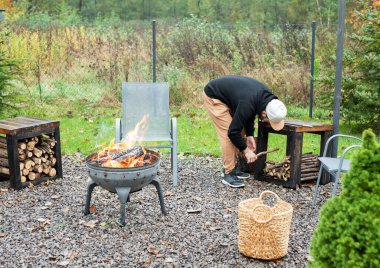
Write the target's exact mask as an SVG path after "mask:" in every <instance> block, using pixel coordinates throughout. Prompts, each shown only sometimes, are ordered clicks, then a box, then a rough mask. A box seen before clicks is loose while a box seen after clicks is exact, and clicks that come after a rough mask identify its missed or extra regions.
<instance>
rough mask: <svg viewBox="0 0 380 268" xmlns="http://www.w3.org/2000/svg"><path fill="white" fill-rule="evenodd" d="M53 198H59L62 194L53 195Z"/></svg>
mask: <svg viewBox="0 0 380 268" xmlns="http://www.w3.org/2000/svg"><path fill="white" fill-rule="evenodd" d="M51 198H52V199H58V198H60V196H59V195H52V196H51Z"/></svg>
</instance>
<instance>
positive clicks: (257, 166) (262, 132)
mask: <svg viewBox="0 0 380 268" xmlns="http://www.w3.org/2000/svg"><path fill="white" fill-rule="evenodd" d="M268 138H269V131H268V130H267V129H266V128H265V127H263V126H262V123H259V129H258V137H257V144H256V152H257V153H259V152H263V151H266V150H267V149H268ZM266 160H267V156H266V155H263V156H260V157H259V158H258V159H257V160H256V161H255V162H254V177H255V178H256V179H257V178H258V177H259V176H260V173H262V172H263V169H264V168H265V162H266Z"/></svg>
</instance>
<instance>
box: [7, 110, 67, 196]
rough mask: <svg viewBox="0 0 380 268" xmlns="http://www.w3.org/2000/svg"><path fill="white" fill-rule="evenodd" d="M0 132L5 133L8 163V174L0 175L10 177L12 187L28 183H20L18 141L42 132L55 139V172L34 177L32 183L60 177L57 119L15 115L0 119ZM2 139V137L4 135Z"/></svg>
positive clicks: (20, 186)
mask: <svg viewBox="0 0 380 268" xmlns="http://www.w3.org/2000/svg"><path fill="white" fill-rule="evenodd" d="M0 133H1V134H5V136H6V137H5V138H6V144H7V155H8V164H9V175H7V174H0V176H1V177H8V178H10V183H11V187H12V188H14V189H21V188H24V187H27V186H28V185H29V182H28V183H21V174H20V161H19V153H18V152H19V151H18V141H19V140H22V139H27V138H31V137H36V136H39V135H42V134H51V135H52V136H53V137H54V139H55V140H56V145H55V146H54V155H55V158H56V160H57V162H56V164H55V167H56V170H57V174H56V175H55V176H54V177H41V178H38V179H35V180H34V181H33V184H39V183H41V182H43V181H46V180H48V179H55V178H62V160H61V145H60V133H59V121H51V120H44V119H40V118H35V117H16V118H10V119H4V120H0ZM2 139H4V137H3V138H2Z"/></svg>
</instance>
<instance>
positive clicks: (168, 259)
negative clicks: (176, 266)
mask: <svg viewBox="0 0 380 268" xmlns="http://www.w3.org/2000/svg"><path fill="white" fill-rule="evenodd" d="M165 262H166V263H172V262H174V260H173V258H166V259H165Z"/></svg>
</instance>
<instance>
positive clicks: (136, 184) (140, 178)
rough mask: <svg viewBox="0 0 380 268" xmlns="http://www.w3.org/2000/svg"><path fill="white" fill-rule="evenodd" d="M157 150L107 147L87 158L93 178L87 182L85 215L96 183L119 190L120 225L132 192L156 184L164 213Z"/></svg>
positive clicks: (123, 222) (138, 147)
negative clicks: (157, 176) (112, 148)
mask: <svg viewBox="0 0 380 268" xmlns="http://www.w3.org/2000/svg"><path fill="white" fill-rule="evenodd" d="M160 161H161V160H160V157H159V155H158V153H157V152H154V151H151V150H148V149H145V148H143V147H141V146H136V147H133V148H132V149H127V150H125V149H123V150H113V151H112V150H104V151H102V152H99V153H94V154H92V155H90V156H88V157H87V158H86V166H87V169H88V173H89V176H90V179H89V180H88V183H87V197H86V205H85V210H84V214H85V215H87V214H89V213H90V202H91V194H92V191H93V190H94V188H95V187H96V186H101V187H102V188H104V189H106V190H108V191H110V192H112V193H116V194H117V195H118V197H119V200H120V224H121V225H123V226H124V225H125V205H126V202H128V201H130V194H131V193H133V192H136V191H139V190H141V189H142V188H143V187H145V186H147V185H149V184H153V185H154V186H155V187H156V189H157V193H158V198H159V201H160V206H161V212H162V213H163V214H164V215H165V214H166V210H165V205H164V198H163V194H162V188H161V185H160V182H159V179H158V178H156V175H157V173H158V169H159V166H160Z"/></svg>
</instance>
